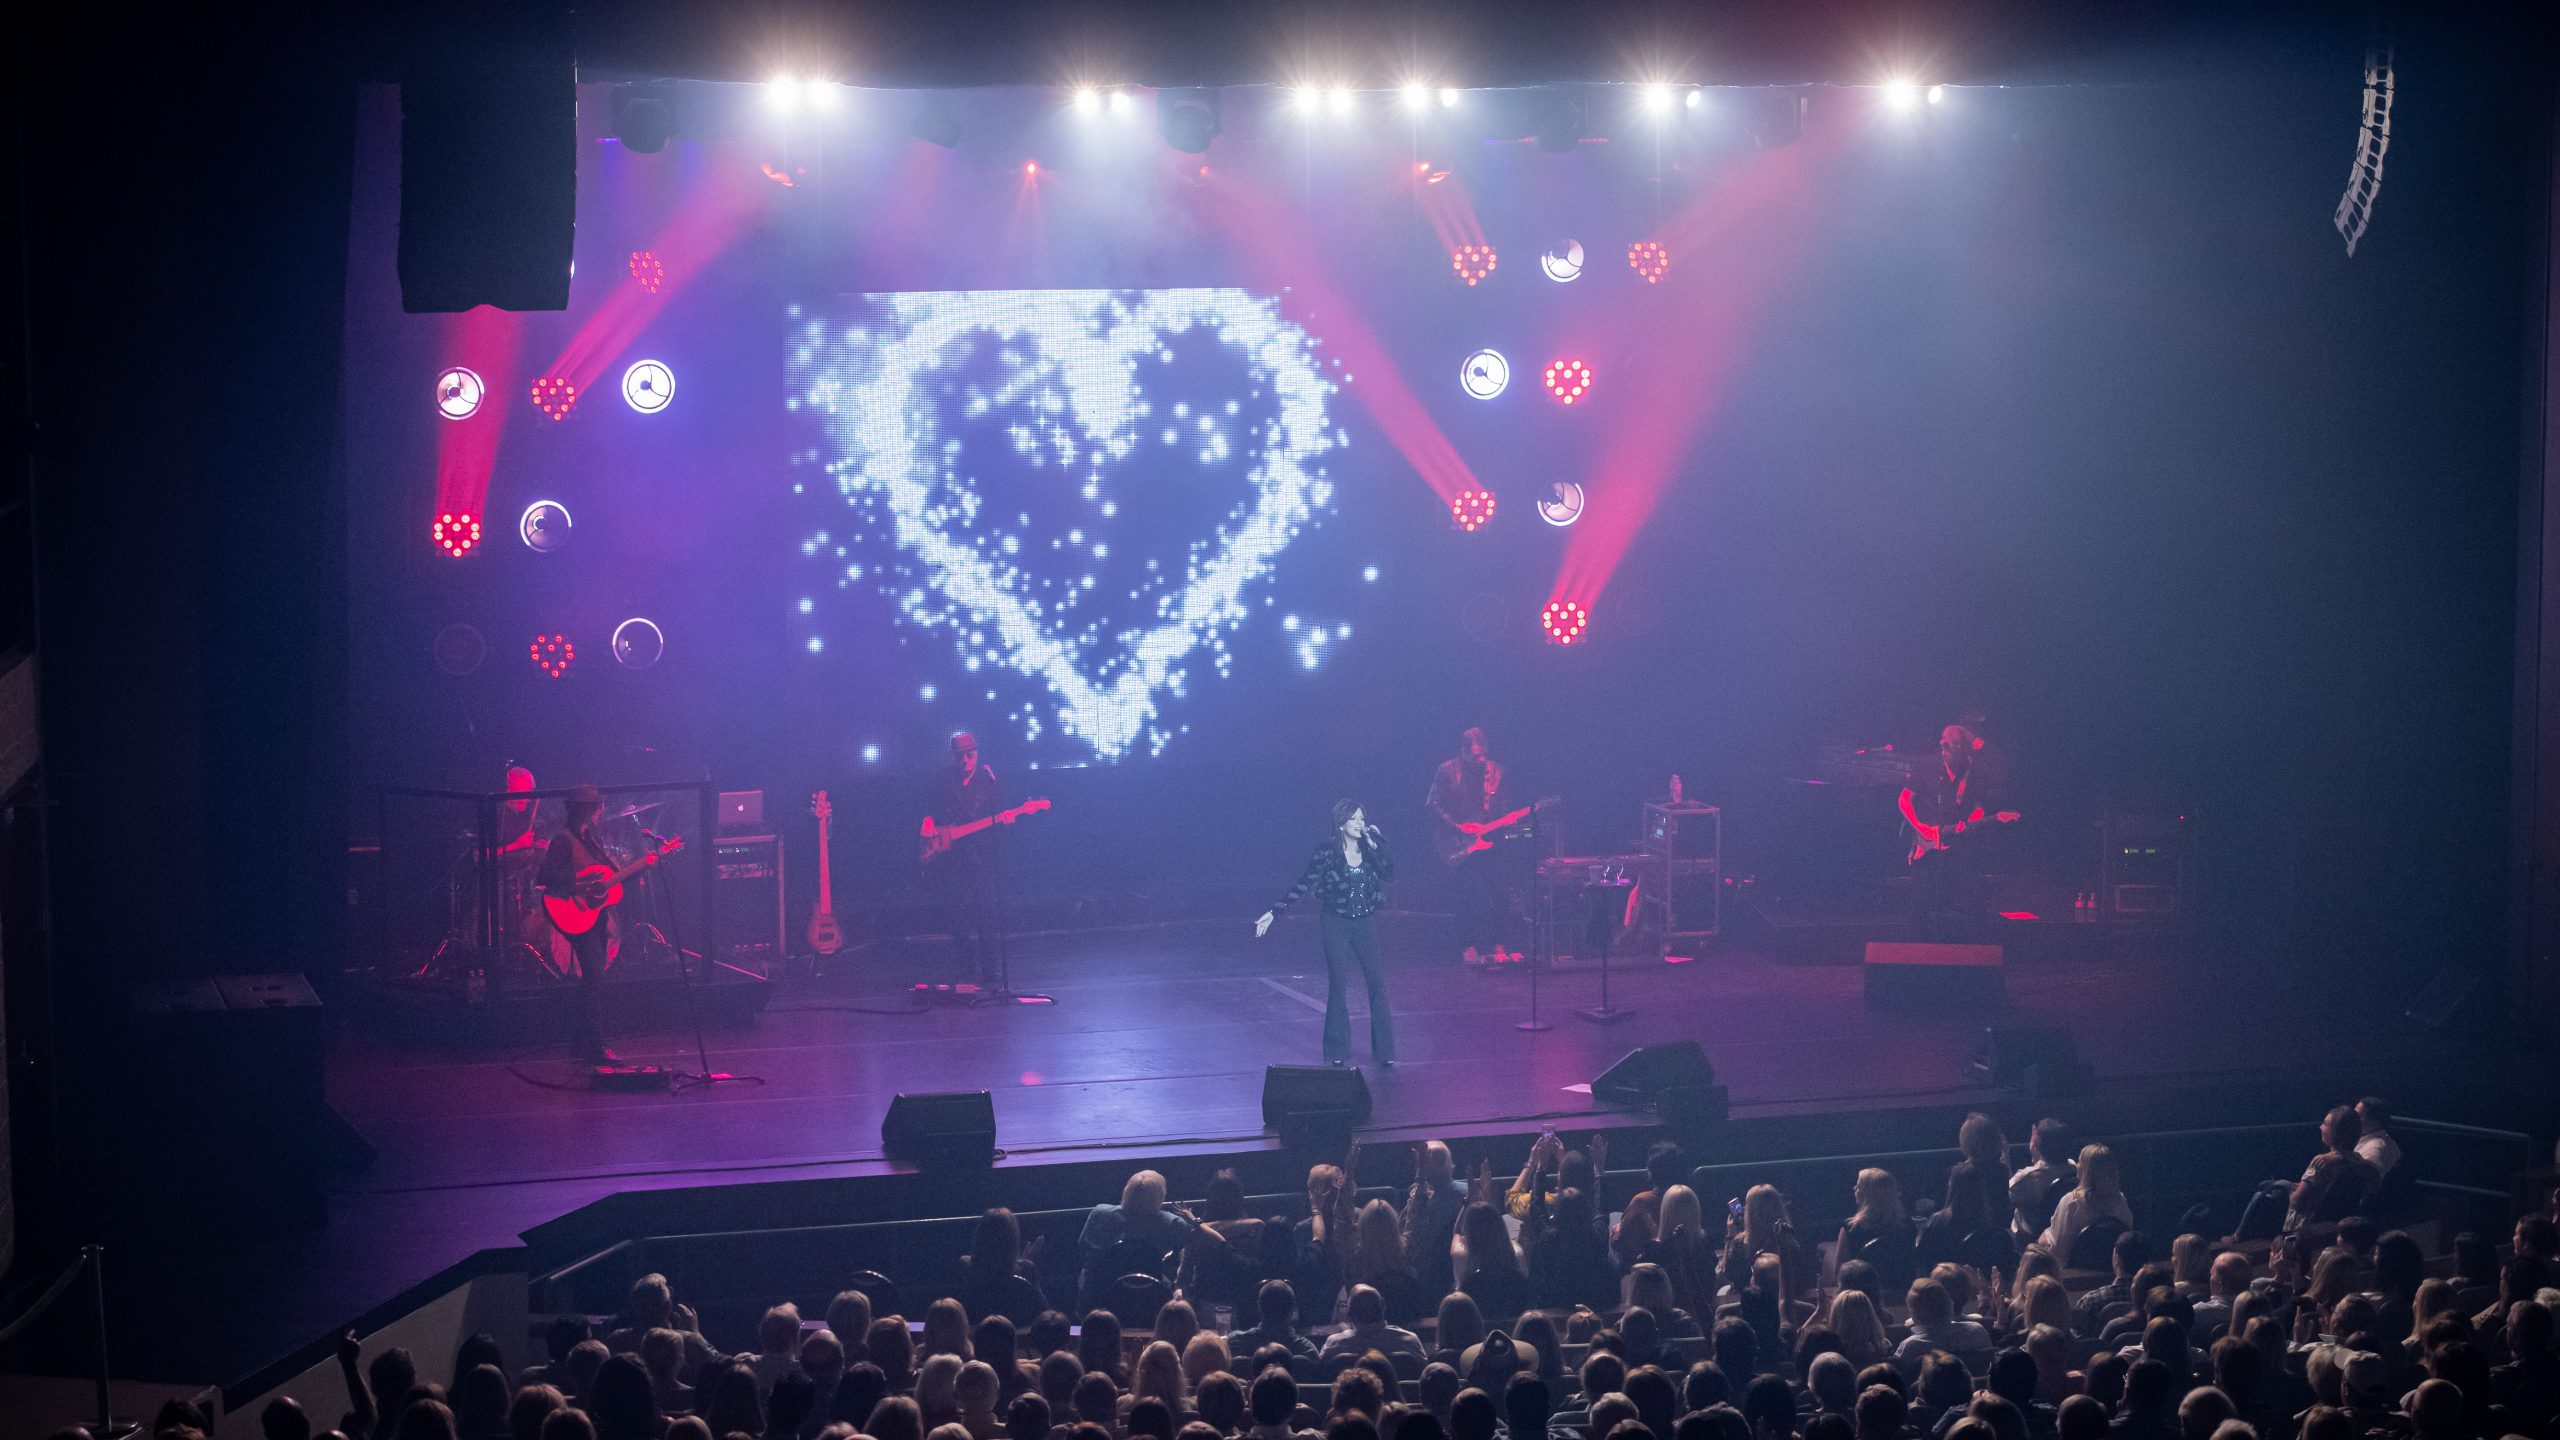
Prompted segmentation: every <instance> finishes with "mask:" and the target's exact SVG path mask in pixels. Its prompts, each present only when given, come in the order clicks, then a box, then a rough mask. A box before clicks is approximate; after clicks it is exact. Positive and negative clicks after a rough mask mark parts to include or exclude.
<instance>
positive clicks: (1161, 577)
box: [790, 290, 1348, 760]
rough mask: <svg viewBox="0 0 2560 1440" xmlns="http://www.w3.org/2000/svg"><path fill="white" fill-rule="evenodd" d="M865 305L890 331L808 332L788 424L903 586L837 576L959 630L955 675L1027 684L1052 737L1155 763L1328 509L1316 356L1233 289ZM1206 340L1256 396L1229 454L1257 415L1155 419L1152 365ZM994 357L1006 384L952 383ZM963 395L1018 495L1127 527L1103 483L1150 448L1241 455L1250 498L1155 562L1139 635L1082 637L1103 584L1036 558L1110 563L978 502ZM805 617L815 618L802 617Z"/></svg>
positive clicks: (1333, 438)
mask: <svg viewBox="0 0 2560 1440" xmlns="http://www.w3.org/2000/svg"><path fill="white" fill-rule="evenodd" d="M865 300H866V303H867V304H869V305H871V306H874V307H876V308H877V309H878V310H879V311H881V312H884V313H882V315H881V318H880V320H879V321H878V323H875V324H872V325H868V326H860V327H850V328H843V329H832V328H831V327H829V326H828V325H827V324H825V323H824V322H819V321H812V322H810V323H809V324H808V325H807V326H806V327H805V328H804V329H803V330H802V331H801V332H800V336H799V341H798V343H797V345H796V347H795V350H794V353H793V355H792V356H791V361H790V366H791V375H792V381H793V384H792V390H793V395H792V399H791V402H790V403H791V407H792V408H793V409H795V410H807V411H810V412H813V413H814V414H815V415H816V416H817V417H818V419H819V420H820V421H821V422H822V423H823V425H824V426H825V430H826V433H827V435H828V437H829V439H830V441H831V442H832V444H833V447H834V455H833V456H832V458H829V459H826V460H825V461H824V465H825V469H826V472H827V474H828V476H829V478H830V480H831V482H832V488H833V490H834V491H835V493H836V494H837V495H838V496H839V497H841V498H842V499H843V500H844V501H845V502H846V503H847V504H848V505H850V506H851V507H852V509H853V511H854V512H855V515H856V516H857V517H858V520H859V521H860V522H861V523H862V524H863V525H865V526H866V527H867V528H868V529H869V530H870V531H872V532H873V533H874V534H877V535H878V536H880V537H881V538H883V539H885V540H887V541H888V542H889V543H890V544H891V545H893V546H894V547H895V548H896V550H897V552H898V555H899V560H898V568H899V569H900V570H901V571H903V574H902V575H899V576H896V577H892V576H889V575H885V574H883V575H877V576H873V575H868V574H867V573H866V571H865V568H864V566H863V565H862V564H860V563H859V562H856V563H853V564H849V565H846V566H844V567H843V568H844V572H845V577H846V578H847V579H862V578H873V579H877V580H879V581H880V582H881V585H882V590H883V593H884V594H886V595H888V596H889V597H890V598H891V599H892V600H893V601H894V602H895V603H896V604H897V606H898V608H899V611H900V614H901V618H902V620H903V621H905V622H907V623H912V624H915V625H918V626H921V627H924V628H929V629H939V630H943V631H945V632H947V633H948V634H949V635H950V636H951V638H952V640H953V642H954V644H955V648H956V650H957V652H958V656H959V659H960V661H961V663H962V666H963V668H964V669H966V670H968V671H971V672H976V671H978V670H980V669H982V668H985V667H994V668H997V669H1002V670H1010V671H1012V672H1014V673H1016V674H1019V675H1021V676H1024V677H1026V678H1028V679H1030V680H1031V681H1033V682H1035V684H1036V685H1037V686H1038V687H1040V689H1041V691H1042V692H1043V693H1044V695H1045V697H1046V698H1045V707H1044V708H1045V713H1046V716H1047V718H1048V719H1049V721H1051V722H1053V723H1054V724H1055V725H1056V727H1057V728H1058V729H1059V730H1060V731H1061V732H1062V733H1063V734H1064V735H1066V736H1068V737H1071V738H1072V739H1074V740H1075V741H1077V742H1079V743H1080V744H1082V745H1084V746H1086V747H1089V748H1090V750H1091V752H1092V753H1093V755H1094V756H1095V757H1097V758H1100V759H1105V760H1108V759H1116V758H1118V757H1119V756H1121V755H1123V754H1125V753H1127V752H1128V751H1129V750H1130V749H1131V748H1132V747H1134V746H1136V745H1138V744H1140V743H1142V742H1143V743H1146V744H1147V745H1149V746H1150V748H1151V749H1153V750H1158V751H1160V750H1161V749H1162V748H1163V747H1164V744H1165V742H1166V741H1167V739H1168V738H1169V733H1168V731H1167V729H1166V727H1165V725H1164V724H1163V723H1162V721H1161V706H1162V703H1163V701H1164V700H1165V698H1166V697H1168V696H1178V695H1180V694H1182V693H1183V691H1184V686H1185V684H1186V680H1187V677H1188V674H1189V670H1190V668H1191V667H1192V666H1193V665H1194V664H1195V663H1196V662H1197V660H1198V659H1199V658H1200V656H1201V652H1202V651H1204V650H1206V651H1207V652H1208V658H1209V660H1210V661H1211V663H1212V664H1214V665H1215V667H1216V669H1217V670H1218V672H1219V673H1220V674H1221V675H1223V674H1225V673H1226V672H1227V669H1228V666H1229V665H1230V663H1231V661H1232V657H1231V655H1230V653H1229V651H1228V650H1227V648H1226V643H1225V642H1226V638H1227V637H1228V636H1229V635H1230V634H1232V633H1233V632H1234V631H1235V630H1236V629H1237V628H1238V627H1239V626H1241V625H1242V624H1244V622H1245V621H1246V619H1247V618H1248V616H1249V614H1250V613H1252V612H1249V611H1248V608H1247V604H1246V600H1247V596H1248V595H1249V594H1250V593H1251V592H1252V591H1254V590H1256V589H1258V588H1261V587H1262V586H1264V585H1265V584H1267V582H1268V580H1269V578H1270V576H1271V572H1272V567H1273V565H1274V563H1275V562H1276V561H1277V560H1278V558H1279V556H1280V555H1281V553H1282V552H1283V551H1285V550H1286V549H1287V548H1288V547H1289V545H1290V544H1291V543H1292V542H1293V541H1294V540H1296V538H1297V537H1298V535H1299V534H1300V533H1301V532H1302V531H1303V530H1304V529H1305V528H1306V526H1307V525H1309V524H1310V523H1312V522H1313V520H1314V519H1315V517H1316V515H1317V514H1318V513H1319V512H1320V511H1322V510H1323V509H1325V508H1326V507H1327V506H1328V505H1330V503H1331V501H1332V496H1333V486H1332V482H1331V481H1329V480H1328V479H1326V478H1325V476H1324V473H1323V471H1322V470H1321V469H1320V468H1318V467H1317V466H1316V464H1315V462H1316V461H1317V459H1318V458H1319V457H1321V456H1322V455H1323V454H1324V453H1325V452H1326V451H1328V450H1331V449H1332V448H1334V447H1335V446H1336V445H1338V444H1340V443H1341V437H1340V435H1339V433H1338V432H1337V431H1336V430H1335V429H1334V427H1333V425H1332V423H1331V421H1330V420H1329V419H1328V418H1327V415H1326V406H1327V402H1328V400H1329V399H1330V397H1331V396H1332V395H1333V394H1334V392H1335V387H1334V385H1333V383H1332V382H1331V381H1329V380H1327V379H1326V378H1325V377H1324V374H1323V372H1322V370H1321V369H1320V368H1319V365H1318V362H1317V359H1316V355H1315V353H1314V352H1315V342H1314V341H1313V340H1312V339H1311V338H1310V337H1309V336H1308V335H1307V333H1306V332H1305V331H1303V330H1301V329H1299V328H1298V327H1297V326H1296V325H1294V324H1291V323H1290V322H1289V321H1287V320H1285V319H1283V318H1282V316H1281V314H1280V309H1279V304H1278V302H1277V301H1275V300H1270V299H1265V298H1260V297H1256V296H1253V295H1250V294H1248V293H1246V292H1244V291H1241V290H1154V291H1141V292H1113V291H1016V292H953V293H932V294H899V295H881V296H869V297H865ZM797 313H798V312H797V311H796V310H795V311H794V314H795V315H797ZM1194 337H1197V338H1202V339H1205V340H1206V341H1207V342H1213V344H1214V347H1215V349H1216V350H1217V351H1218V352H1220V353H1221V354H1223V355H1224V356H1226V357H1227V358H1228V359H1231V360H1233V361H1235V362H1237V363H1238V364H1239V365H1240V368H1241V370H1242V374H1243V378H1244V380H1245V382H1246V384H1247V386H1248V387H1249V390H1250V397H1251V398H1253V399H1254V402H1255V403H1256V404H1257V405H1260V406H1267V407H1268V411H1269V414H1268V418H1267V420H1264V421H1261V422H1259V428H1258V429H1255V430H1253V431H1251V432H1249V433H1250V437H1251V438H1249V439H1248V438H1245V437H1241V436H1240V437H1239V438H1238V439H1237V440H1236V441H1234V442H1231V441H1230V440H1229V438H1228V434H1227V431H1228V428H1229V427H1230V426H1232V425H1234V424H1237V423H1240V422H1239V421H1238V420H1237V417H1239V416H1240V415H1241V414H1242V413H1243V412H1242V400H1243V399H1244V398H1247V397H1227V398H1226V399H1225V401H1224V404H1223V405H1222V406H1221V405H1217V404H1214V403H1212V404H1209V405H1203V406H1201V407H1199V408H1198V409H1197V410H1196V411H1195V410H1194V409H1193V407H1192V402H1191V401H1189V400H1185V401H1182V402H1179V403H1175V404H1173V405H1172V406H1171V407H1170V413H1169V415H1160V414H1159V413H1158V408H1159V407H1158V404H1157V402H1156V401H1155V400H1154V399H1153V398H1151V397H1150V393H1149V389H1148V386H1147V384H1146V383H1145V382H1144V380H1143V379H1142V378H1141V370H1140V367H1141V365H1142V364H1147V365H1148V368H1149V369H1150V370H1151V371H1158V372H1161V371H1162V370H1163V368H1164V367H1169V366H1171V364H1172V362H1173V360H1174V358H1175V351H1174V346H1175V345H1176V344H1178V343H1179V344H1188V343H1191V339H1192V338H1194ZM990 351H992V354H993V361H992V369H993V377H994V381H995V383H993V384H991V385H985V386H979V385H975V384H970V385H966V386H962V385H961V384H960V383H959V381H958V380H956V379H955V377H956V376H958V375H960V374H961V373H962V371H963V368H964V367H965V366H966V365H968V364H970V363H972V359H973V357H976V358H977V359H978V360H981V361H983V360H984V359H985V357H986V355H987V353H988V352H990ZM955 390H957V391H958V393H959V395H960V399H959V400H958V401H957V402H956V403H957V406H958V408H957V410H956V411H955V412H954V415H955V416H956V417H958V418H961V419H965V420H969V421H974V422H976V423H980V424H984V425H1001V426H1003V428H1004V429H1005V431H1006V432H1007V433H1008V434H1009V436H1010V439H1011V446H1010V448H1011V450H1012V452H1013V455H1014V457H1015V459H1016V461H1017V462H1018V463H1019V464H1020V465H1022V466H1023V467H1025V468H1026V469H1027V470H1028V471H1029V473H1030V478H1029V479H1026V480H1024V481H1023V482H1022V483H1024V484H1029V485H1046V484H1049V483H1051V482H1049V481H1047V480H1046V479H1045V478H1043V477H1045V476H1046V475H1048V474H1055V475H1057V476H1058V479H1057V481H1056V482H1055V483H1057V484H1060V485H1078V482H1079V478H1080V479H1081V484H1080V488H1079V493H1081V495H1082V496H1083V497H1084V501H1085V502H1086V504H1087V505H1088V507H1090V513H1092V514H1094V515H1096V516H1098V517H1103V518H1104V519H1107V518H1108V517H1111V516H1112V515H1114V514H1115V505H1116V501H1114V500H1111V499H1108V498H1103V497H1104V495H1105V486H1106V485H1116V484H1117V480H1116V478H1114V476H1113V471H1114V469H1115V467H1116V466H1117V465H1118V464H1119V463H1120V462H1125V461H1129V460H1130V459H1131V458H1132V457H1133V455H1134V453H1135V452H1136V451H1137V449H1138V447H1139V446H1140V445H1141V444H1143V443H1147V442H1150V441H1153V442H1156V443H1159V444H1161V445H1165V446H1173V445H1177V444H1178V445H1181V446H1183V447H1185V449H1186V450H1187V449H1189V447H1192V446H1197V447H1198V448H1197V451H1196V456H1197V460H1198V462H1199V464H1200V466H1201V467H1202V468H1203V469H1212V468H1216V467H1222V466H1224V465H1225V462H1226V461H1227V460H1228V458H1229V455H1230V450H1231V444H1232V447H1233V448H1240V449H1242V451H1243V463H1245V464H1249V466H1250V473H1249V474H1248V475H1246V476H1245V477H1244V489H1245V497H1244V498H1243V499H1242V500H1241V501H1239V502H1237V503H1236V504H1235V505H1233V506H1232V507H1231V508H1229V509H1227V510H1226V512H1225V513H1224V515H1223V516H1222V517H1221V518H1220V520H1219V522H1218V523H1217V524H1216V525H1215V527H1214V529H1213V530H1212V532H1211V533H1210V534H1209V535H1207V536H1206V537H1205V538H1202V539H1198V540H1195V541H1193V542H1191V543H1190V545H1189V547H1188V553H1187V554H1186V555H1184V556H1182V557H1180V561H1179V563H1178V564H1177V563H1176V562H1175V561H1173V560H1171V559H1167V560H1165V561H1164V562H1163V564H1162V566H1161V569H1159V563H1158V561H1156V560H1154V559H1150V560H1148V561H1147V562H1146V563H1145V569H1146V570H1147V571H1148V572H1150V573H1151V574H1155V575H1157V576H1158V578H1157V579H1154V580H1150V581H1148V582H1147V583H1146V584H1145V585H1143V586H1142V587H1141V588H1140V589H1138V590H1133V591H1132V592H1131V596H1132V599H1133V600H1141V601H1146V602H1152V615H1151V616H1150V618H1149V619H1148V621H1146V622H1144V623H1136V624H1126V625H1116V624H1115V625H1108V626H1107V625H1106V623H1105V622H1103V621H1101V620H1098V619H1094V620H1087V619H1085V618H1084V616H1085V615H1086V614H1088V613H1089V612H1088V611H1084V610H1081V609H1080V608H1079V606H1080V604H1081V601H1082V598H1083V597H1082V594H1081V593H1080V592H1082V591H1091V590H1093V589H1094V586H1095V577H1094V575H1093V574H1092V573H1091V572H1090V571H1088V572H1086V573H1085V574H1083V575H1081V576H1069V577H1061V576H1058V575H1055V574H1049V573H1044V571H1043V569H1042V567H1041V565H1039V564H1035V563H1034V562H1035V560H1036V558H1037V557H1039V556H1041V555H1043V554H1048V555H1052V556H1054V557H1059V558H1057V559H1053V560H1051V561H1049V562H1047V563H1049V564H1056V563H1064V562H1065V561H1067V560H1069V559H1073V557H1076V556H1079V555H1081V556H1085V557H1089V558H1090V559H1092V560H1097V561H1098V560H1101V559H1103V558H1104V555H1105V551H1106V548H1107V546H1106V542H1104V541H1102V540H1101V539H1099V538H1097V537H1096V536H1095V535H1092V534H1088V533H1087V532H1086V531H1085V530H1083V529H1082V528H1074V529H1069V530H1067V531H1066V533H1065V534H1054V533H1047V532H1040V533H1028V532H1027V527H1028V525H1029V521H1030V516H1029V511H1028V510H1025V511H1024V512H1023V514H1022V516H1021V519H1022V522H1023V525H1024V527H1026V528H1025V529H1007V528H1005V527H1004V525H1003V522H1002V518H1001V515H1000V513H999V512H997V511H995V510H993V509H992V508H991V507H992V506H995V505H1001V504H1002V503H1003V502H1002V501H990V500H989V499H988V496H987V492H986V490H985V489H984V487H983V477H981V476H979V475H978V474H976V473H974V470H972V469H971V468H970V465H971V462H970V461H969V460H968V458H967V455H966V452H965V449H964V446H963V443H962V441H961V440H960V439H958V438H955V436H954V434H952V433H950V431H949V430H948V429H947V428H946V426H947V424H948V423H949V422H948V421H947V420H946V417H945V416H944V414H943V409H942V401H941V400H940V399H939V398H938V397H943V396H947V395H950V394H952V393H953V392H954V391H955ZM1221 417H1223V418H1221ZM805 458H808V459H812V460H815V459H816V458H817V457H816V456H815V454H814V453H813V454H812V455H811V456H809V457H805ZM1096 523H1097V524H1099V523H1101V521H1100V520H1097V521H1096ZM1043 540H1045V541H1047V542H1048V543H1047V545H1046V546H1045V547H1043V546H1042V545H1041V544H1040V543H1039V542H1040V541H1043ZM837 541H838V537H835V536H833V535H831V534H830V533H829V532H827V531H824V530H821V531H818V532H816V533H814V534H812V535H811V536H809V537H808V538H806V539H804V540H803V541H802V544H801V549H802V553H803V554H805V555H809V556H812V557H818V556H821V555H822V554H825V553H828V552H832V554H833V556H834V557H835V558H836V559H839V560H840V559H842V558H843V556H844V553H845V552H844V550H843V548H842V547H841V546H840V545H839V544H838V543H837ZM1069 546H1073V547H1075V549H1073V550H1070V549H1068V548H1067V547H1069ZM1073 563H1079V564H1081V563H1083V561H1082V560H1081V559H1074V561H1073ZM1062 581H1063V593H1061V585H1062ZM839 583H842V582H839ZM1044 591H1047V592H1049V593H1050V594H1051V595H1055V596H1057V597H1058V598H1043V592H1044ZM801 608H802V613H804V614H807V613H810V610H811V602H808V601H804V602H802V607H801ZM1283 628H1284V629H1286V630H1288V631H1289V632H1290V634H1291V637H1292V643H1293V644H1295V645H1296V646H1297V648H1298V650H1299V654H1300V659H1301V662H1302V663H1304V664H1306V665H1308V666H1310V667H1312V666H1313V665H1314V664H1316V663H1317V660H1316V658H1314V657H1317V656H1319V655H1320V654H1321V651H1322V647H1323V646H1324V645H1326V644H1328V643H1330V641H1332V640H1335V639H1340V638H1342V637H1343V636H1345V635H1347V634H1348V630H1347V627H1346V628H1345V629H1344V630H1342V631H1340V632H1339V633H1329V632H1327V631H1326V630H1325V629H1323V628H1322V627H1305V626H1301V625H1299V623H1298V621H1297V617H1295V616H1291V617H1288V619H1287V622H1286V623H1285V624H1284V626H1283ZM808 638H809V649H810V650H811V651H812V652H813V653H817V652H821V651H823V649H824V637H823V636H822V635H820V634H817V633H812V634H811V635H810V636H809V637H808ZM929 689H930V687H928V690H929ZM927 698H930V694H929V693H928V696H927ZM1041 728H1042V721H1041V718H1040V716H1039V715H1034V716H1032V717H1030V719H1029V721H1028V723H1027V725H1026V732H1027V734H1028V735H1030V736H1033V737H1036V736H1037V735H1038V734H1039V732H1040V730H1041Z"/></svg>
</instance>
